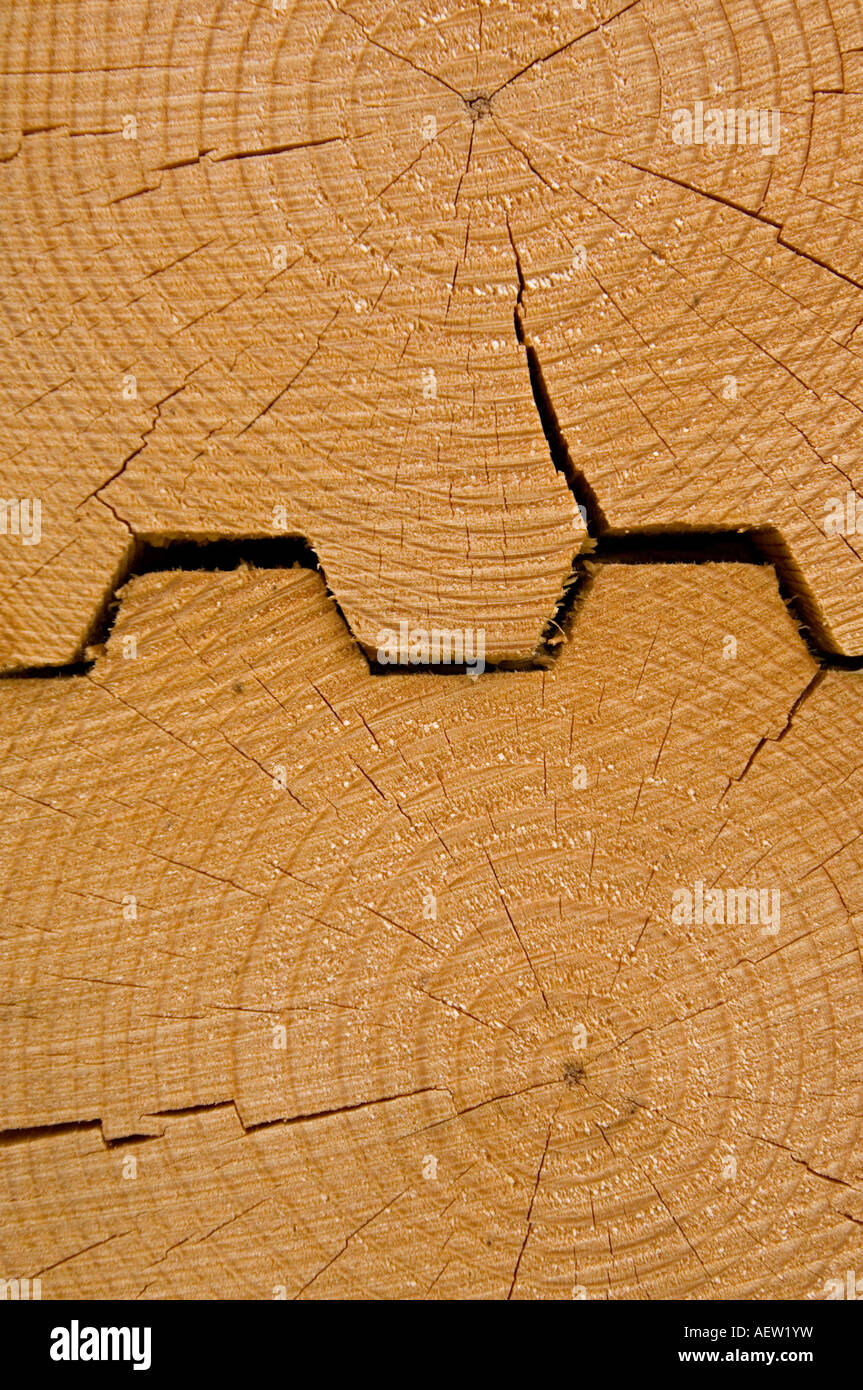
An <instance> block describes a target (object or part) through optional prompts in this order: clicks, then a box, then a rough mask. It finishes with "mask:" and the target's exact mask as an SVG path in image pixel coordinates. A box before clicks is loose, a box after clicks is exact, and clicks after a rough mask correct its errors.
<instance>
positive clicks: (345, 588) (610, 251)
mask: <svg viewBox="0 0 863 1390" xmlns="http://www.w3.org/2000/svg"><path fill="white" fill-rule="evenodd" d="M67 9H68V11H69V16H68V18H69V22H68V23H63V24H57V23H54V22H53V18H52V11H51V9H50V7H45V6H44V5H43V4H39V3H36V0H15V4H14V5H13V7H12V14H11V17H10V22H9V25H8V28H7V32H6V39H5V42H6V52H5V61H4V68H5V75H4V76H3V77H2V90H3V99H4V105H3V109H4V131H3V140H4V147H3V157H4V162H2V163H0V195H2V196H0V234H2V238H3V246H4V257H5V264H6V266H7V274H6V277H5V279H6V286H5V289H6V293H5V295H4V328H3V334H2V339H0V348H2V352H3V355H4V356H3V370H2V371H0V393H2V401H3V406H4V412H3V414H4V422H3V429H2V435H0V450H2V456H3V459H4V484H3V489H4V498H7V499H10V500H13V501H14V500H15V499H18V500H20V499H34V498H38V499H40V500H41V503H42V509H43V510H42V536H41V540H40V543H39V544H38V545H36V544H34V545H32V546H30V545H25V544H22V543H21V538H20V536H19V535H15V534H13V533H12V531H11V530H7V533H6V534H5V535H0V573H2V577H3V580H4V582H3V585H2V598H0V604H2V615H3V622H2V624H0V627H2V632H0V663H2V665H3V666H4V667H5V668H6V669H9V668H12V667H15V666H18V667H22V666H24V667H26V666H35V665H41V664H54V663H58V662H63V661H69V660H73V659H75V657H76V656H79V655H80V653H81V650H82V648H83V645H84V643H85V642H86V640H87V638H88V635H89V634H90V633H92V631H93V629H94V623H95V620H96V618H97V617H98V614H99V612H100V609H101V608H102V607H103V605H104V603H105V601H106V600H107V598H108V597H109V596H110V594H111V591H112V586H113V584H114V583H115V582H116V578H117V576H118V575H122V574H123V573H125V572H128V563H129V555H130V543H131V538H132V537H134V538H136V539H137V540H138V541H139V542H140V541H145V540H147V539H152V538H159V537H161V538H169V537H176V536H185V537H192V538H200V539H207V538H212V537H219V536H228V537H230V536H262V535H282V534H292V535H300V536H304V537H305V538H306V539H307V540H308V541H309V543H310V544H311V545H312V546H313V548H314V549H315V551H316V553H317V555H318V557H319V559H320V561H321V563H322V565H323V568H324V571H325V573H326V575H327V577H328V580H329V582H330V584H331V587H332V589H333V592H334V593H335V594H336V596H337V598H338V600H339V602H340V604H341V607H342V610H343V612H344V613H345V615H346V617H347V619H348V622H349V623H350V625H351V628H352V630H353V632H354V634H355V635H356V637H357V638H358V640H359V641H360V642H361V643H362V644H363V645H364V646H366V647H367V648H372V647H373V646H374V645H375V643H376V641H377V633H378V631H379V630H380V629H381V628H386V627H390V626H392V625H393V623H395V622H398V621H401V620H405V621H407V622H408V623H409V624H411V625H426V626H433V625H437V626H440V627H456V628H459V627H465V626H467V625H468V624H472V625H474V626H477V625H479V624H480V623H481V624H482V625H483V627H484V630H485V632H486V641H487V648H488V652H489V654H490V657H491V658H492V659H495V660H500V659H504V658H520V659H526V658H529V657H530V656H531V654H532V653H533V652H534V650H535V648H536V646H537V643H538V641H539V639H540V636H541V634H542V632H543V628H544V625H545V624H546V623H547V621H548V619H549V617H550V616H551V614H552V613H553V612H554V609H555V605H556V603H557V600H558V598H559V597H560V593H561V589H562V586H563V584H564V583H565V580H566V577H567V574H568V572H569V568H570V565H571V563H572V560H573V558H574V557H575V555H576V554H577V553H578V551H579V549H580V547H581V546H582V544H583V540H584V525H583V522H582V519H581V517H580V516H579V514H578V513H577V512H575V511H574V504H573V498H572V496H571V495H570V493H569V491H568V489H567V486H566V481H567V479H568V481H569V482H570V483H572V484H573V486H575V488H576V492H577V493H578V495H579V500H581V501H584V500H585V498H587V499H588V500H589V501H590V509H591V510H592V516H591V523H592V529H593V531H594V532H598V531H602V530H603V529H607V530H611V531H614V532H618V533H620V532H623V533H629V532H638V531H648V532H649V531H656V530H675V529H686V528H693V527H694V528H698V529H702V530H720V531H721V530H732V531H733V530H735V529H737V528H741V529H745V530H749V531H752V532H755V533H757V534H759V535H760V536H762V538H763V540H764V543H765V545H767V546H768V548H771V549H772V550H773V551H774V552H775V553H776V554H777V555H778V556H779V557H780V558H781V560H782V563H783V565H784V570H785V575H786V578H787V579H788V580H789V582H790V583H791V584H792V585H793V587H795V588H796V589H797V590H798V592H799V593H801V594H803V595H804V596H805V600H806V605H807V618H808V621H809V622H810V625H811V626H812V627H813V628H814V629H816V630H817V631H818V633H819V641H820V642H821V645H822V646H824V647H826V648H830V649H831V650H835V651H839V652H845V653H852V654H853V653H857V654H860V653H863V619H861V616H860V615H861V613H863V569H861V563H860V553H861V552H860V546H859V533H860V529H861V527H860V526H858V523H857V512H858V499H857V492H858V487H859V486H860V481H861V480H860V468H859V457H860V429H861V426H860V419H861V408H863V399H861V385H860V334H861V329H860V324H861V319H863V303H861V289H860V286H861V284H863V268H861V255H863V246H861V242H860V233H859V226H860V221H861V217H860V210H859V208H858V207H857V200H858V197H859V180H857V177H856V170H857V165H858V164H859V158H858V156H859V128H860V103H861V101H863V95H861V92H863V88H861V67H860V61H859V54H860V52H861V49H863V29H861V18H860V14H859V12H858V8H857V6H856V5H854V4H852V3H850V0H843V3H840V4H834V5H831V6H830V7H829V9H828V7H826V6H825V5H823V4H821V3H813V4H806V5H802V6H799V7H796V8H795V10H794V22H793V24H792V23H789V22H788V13H789V12H788V9H787V6H786V5H785V3H784V0H767V3H766V4H764V5H762V6H761V8H760V9H759V11H758V14H757V15H756V16H755V17H754V18H753V17H752V16H749V15H748V14H744V13H743V12H742V11H741V12H740V13H739V14H738V13H736V12H733V11H732V12H729V11H728V9H727V7H724V6H722V5H720V4H718V3H715V0H704V3H703V4H700V5H699V6H698V10H697V19H695V20H692V21H690V18H689V17H688V15H685V14H684V12H683V10H682V9H681V8H680V7H679V6H677V5H673V4H668V3H666V0H627V3H621V0H588V3H587V4H586V5H585V6H584V8H580V7H577V6H575V5H560V6H557V7H552V8H551V9H550V8H549V6H548V5H547V4H545V3H541V2H540V0H519V3H518V4H509V3H502V2H500V3H499V2H498V0H495V2H494V3H489V4H485V3H483V4H482V5H477V6H476V7H475V8H474V9H473V10H469V9H468V10H464V9H463V8H461V7H460V6H457V5H454V4H451V3H449V0H442V2H441V3H437V2H436V3H435V4H434V5H430V4H427V3H425V0H416V3H412V4H410V5H399V6H391V5H389V4H384V3H382V0H363V3H354V4H350V5H345V6H343V7H340V6H337V5H336V4H335V3H333V0H311V2H310V3H309V4H304V5H303V6H300V7H295V6H290V7H285V10H284V12H282V10H281V8H276V7H274V6H270V5H264V4H259V5H243V4H241V5H239V6H237V7H235V8H234V9H233V10H231V11H230V13H228V14H226V13H225V12H224V10H223V7H222V8H220V7H219V6H218V5H216V3H215V0H196V3H194V4H189V5H185V6H183V7H182V10H178V9H177V7H176V6H168V5H152V4H144V3H143V0H122V3H116V4H112V5H111V7H110V14H106V11H105V9H104V6H103V5H102V4H101V3H97V0H76V3H75V4H73V5H71V6H69V7H67ZM142 53H145V54H146V61H145V62H142V60H141V54H142ZM741 55H743V56H742V57H741ZM711 101H715V102H717V103H719V106H718V107H717V108H716V109H718V110H719V111H721V112H723V113H727V112H728V111H729V110H730V111H731V112H732V114H734V113H737V112H741V111H742V112H743V113H744V115H745V114H746V113H747V112H750V113H751V112H754V113H755V115H756V116H760V114H762V113H763V114H764V115H765V116H766V117H767V118H768V120H767V123H766V125H765V126H764V127H763V129H764V131H765V132H766V135H765V138H764V139H762V125H761V124H760V123H759V121H758V120H756V122H755V126H754V127H745V129H746V130H749V131H750V134H752V133H753V132H754V134H753V138H752V139H749V136H748V135H747V137H746V143H743V144H741V143H738V142H737V139H736V137H735V138H734V139H731V138H726V136H725V135H723V136H722V138H719V137H718V136H716V134H715V133H714V135H713V136H711V138H710V140H707V141H705V140H701V141H699V139H698V138H697V136H698V127H697V125H696V126H695V127H693V126H692V121H690V134H691V136H692V139H691V143H689V144H681V143H679V142H678V141H679V136H680V133H681V113H683V115H684V116H686V115H687V114H689V115H690V116H691V117H692V118H693V119H696V108H697V107H698V105H699V103H700V106H701V108H702V111H701V115H700V116H698V117H697V120H700V122H701V130H702V134H703V130H704V115H705V113H704V110H703V108H704V107H705V106H707V108H708V124H709V110H710V105H709V104H710V102H711ZM774 114H776V115H777V116H778V118H779V131H778V135H777V134H776V132H775V131H774V129H773V116H774ZM723 129H724V130H725V129H726V127H723ZM735 129H736V127H735ZM535 392H536V393H537V394H538V396H539V398H540V401H541V403H542V415H543V419H542V420H541V419H540V411H539V410H538V409H537V405H536V403H535V401H534V393H535ZM543 425H545V428H546V431H547V432H548V434H549V439H550V441H551V443H552V446H553V449H554V455H555V456H554V459H553V460H552V458H550V456H549V440H547V439H546V437H544V433H543ZM556 468H561V469H563V471H564V473H565V475H566V477H564V476H562V474H561V473H560V472H558V471H556ZM579 480H583V485H582V484H581V483H580V482H579ZM582 492H583V493H584V496H582V495H581V494H582ZM837 508H838V509H839V510H838V511H837ZM859 510H860V512H861V525H863V507H861V508H860V509H859ZM839 513H841V518H842V519H841V522H840V520H839Z"/></svg>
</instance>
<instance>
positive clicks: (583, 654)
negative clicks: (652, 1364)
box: [0, 565, 863, 1298]
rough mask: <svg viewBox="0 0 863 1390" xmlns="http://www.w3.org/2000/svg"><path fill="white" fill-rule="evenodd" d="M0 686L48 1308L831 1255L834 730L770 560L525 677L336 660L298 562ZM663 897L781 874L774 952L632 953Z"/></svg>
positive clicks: (628, 595) (847, 1071)
mask: <svg viewBox="0 0 863 1390" xmlns="http://www.w3.org/2000/svg"><path fill="white" fill-rule="evenodd" d="M729 614H734V627H735V633H736V636H737V641H738V648H737V657H736V659H734V660H727V659H726V658H725V657H724V656H723V650H724V643H725V640H726V636H727V628H728V618H729ZM132 634H134V635H135V636H136V638H137V650H138V657H137V659H136V660H126V659H124V657H123V655H122V652H123V647H124V639H125V638H127V637H128V636H129V635H132ZM2 696H3V698H2V734H3V737H4V740H5V741H6V750H7V751H6V756H5V757H4V769H5V773H4V781H5V783H6V791H5V793H4V816H3V823H4V826H5V833H4V837H3V846H2V852H3V872H2V875H0V879H2V882H3V884H4V900H3V909H4V910H3V914H2V920H3V923H4V936H3V953H2V957H0V980H2V983H0V997H2V999H3V1001H4V1007H3V1010H2V1014H0V1026H2V1033H0V1046H2V1051H3V1055H4V1057H6V1058H7V1069H6V1077H5V1081H4V1096H5V1102H4V1114H5V1124H6V1127H7V1130H8V1131H9V1132H8V1133H7V1135H6V1146H5V1147H4V1149H3V1151H2V1165H0V1174H2V1180H3V1197H4V1201H5V1203H6V1204H7V1205H5V1206H4V1210H3V1216H2V1227H3V1230H4V1255H5V1259H6V1261H7V1264H8V1263H10V1262H11V1267H12V1268H15V1269H18V1268H26V1269H27V1270H28V1272H29V1273H31V1274H35V1273H36V1272H37V1271H38V1270H45V1271H46V1273H45V1275H44V1282H45V1291H46V1292H45V1296H49V1294H50V1296H55V1297H62V1296H69V1295H71V1294H78V1295H85V1296H106V1295H107V1296H133V1295H138V1294H142V1295H144V1296H146V1297H165V1296H173V1297H177V1296H203V1295H205V1294H206V1295H216V1296H223V1297H262V1298H269V1297H272V1296H273V1290H274V1289H276V1288H277V1287H281V1286H284V1288H285V1289H286V1291H287V1296H289V1297H290V1296H294V1295H299V1294H304V1295H306V1296H318V1297H321V1296H352V1297H359V1296H366V1295H368V1294H372V1295H375V1296H381V1297H383V1296H396V1297H410V1296H416V1295H423V1294H425V1293H427V1292H429V1293H431V1294H433V1295H436V1296H442V1297H452V1296H465V1295H469V1296H480V1297H506V1296H508V1295H509V1294H512V1295H513V1296H515V1297H522V1296H531V1297H537V1296H541V1297H553V1296H564V1297H571V1296H572V1295H573V1289H574V1288H575V1289H577V1290H578V1289H581V1290H585V1291H586V1296H588V1297H609V1296H612V1297H669V1296H676V1297H680V1296H690V1295H694V1296H699V1297H711V1298H713V1297H732V1296H733V1297H737V1296H743V1297H765V1296H766V1297H803V1296H822V1285H823V1282H824V1280H825V1279H826V1278H828V1277H830V1274H831V1271H834V1270H835V1269H839V1270H844V1269H845V1268H846V1267H854V1261H855V1260H859V1256H860V1252H861V1245H860V1229H861V1228H860V1218H861V1215H863V1210H861V1204H860V1181H861V1177H863V1174H861V1171H860V1164H861V1153H860V1146H859V1127H860V1106H859V1099H860V1064H861V1032H860V1013H861V1000H863V988H861V969H860V955H859V936H858V933H859V921H860V918H859V913H860V912H861V911H863V858H861V851H860V839H859V828H858V827H859V822H860V816H861V810H863V775H861V773H860V769H859V766H858V764H859V762H860V759H859V756H855V754H854V753H853V752H850V753H849V750H853V749H859V747H860V741H861V728H860V725H861V720H863V699H861V687H860V677H859V676H857V675H855V674H853V673H850V674H849V673H842V672H830V673H828V674H824V673H821V672H819V671H818V669H817V667H816V666H815V664H814V663H813V662H812V660H811V658H810V657H809V656H808V655H807V653H806V651H805V648H804V647H803V645H802V643H801V642H800V639H799V635H798V633H797V631H796V629H795V627H794V625H793V623H792V622H791V621H790V619H789V618H788V616H787V614H786V612H785V609H784V607H783V604H782V602H781V600H780V598H779V596H778V594H777V592H776V581H775V577H774V575H773V573H772V571H771V570H769V569H758V568H754V567H751V566H745V565H716V566H698V565H693V566H684V565H663V566H654V567H649V566H630V565H616V566H615V565H607V566H602V567H600V568H599V570H598V572H597V574H596V576H595V577H594V579H593V581H592V583H591V585H590V587H589V589H588V591H587V594H586V596H585V597H584V599H583V601H582V603H581V605H580V607H579V608H578V611H577V615H576V618H575V621H574V626H573V630H572V633H571V638H570V641H569V642H568V643H567V644H566V645H565V646H564V647H563V648H562V649H561V652H560V658H559V660H558V662H557V663H556V664H555V666H554V667H553V669H551V670H549V671H535V672H512V673H508V674H507V673H501V674H498V675H493V674H487V675H485V676H483V677H482V678H480V679H479V680H477V681H472V680H471V679H470V678H469V677H458V676H452V677H445V676H438V675H423V674H412V675H392V676H389V677H375V676H372V675H370V674H369V672H368V669H367V666H366V663H365V660H364V658H363V657H362V656H361V654H360V653H359V651H358V649H357V648H356V646H355V644H354V643H353V641H352V639H351V638H350V635H349V634H348V632H347V630H346V629H345V627H344V624H343V622H342V620H341V619H340V617H339V616H338V614H337V613H336V612H335V610H334V608H333V607H332V605H331V604H330V603H329V601H328V600H327V597H326V594H325V591H324V587H323V584H322V581H321V579H320V578H319V576H316V575H313V574H310V573H308V572H307V571H303V570H295V571H287V572H272V573H263V574H262V573H260V572H255V571H252V570H248V569H241V570H238V571H235V572H234V573H230V574H222V575H217V576H213V575H201V574H176V575H173V576H165V575H149V576H146V577H143V578H141V579H138V580H135V581H134V582H133V584H132V585H131V586H130V587H129V590H128V593H127V594H126V595H124V599H123V603H122V605H121V611H120V619H119V622H118V626H117V628H116V629H115V632H114V634H113V635H112V638H111V641H110V643H109V646H108V649H107V652H106V654H105V655H104V656H103V657H102V658H100V660H99V661H98V662H97V664H96V666H95V668H94V670H93V672H92V673H91V674H90V675H88V676H82V677H73V678H71V679H68V680H41V681H40V680H29V681H27V680H17V681H8V682H7V683H6V684H5V686H4V687H3V691H2ZM792 710H793V711H794V712H793V713H790V711H792ZM46 728H49V729H50V730H51V737H50V739H46V736H45V730H46ZM279 765H282V766H284V765H287V766H288V767H289V768H290V770H291V771H290V779H289V782H288V786H287V789H286V790H279V789H278V788H277V787H274V784H273V771H274V769H277V768H278V767H279ZM580 766H581V767H583V768H584V769H585V780H586V786H585V787H584V788H583V789H581V788H580V787H579V786H578V782H579V777H578V768H579V767H580ZM574 783H575V785H574ZM697 879H701V880H703V881H704V882H705V883H707V884H720V885H729V886H731V885H748V884H751V883H753V882H754V883H755V884H757V885H766V886H767V887H769V888H775V887H779V888H781V892H782V920H781V929H780V931H779V933H778V934H777V935H775V936H768V935H765V934H764V932H763V929H762V928H760V927H758V926H755V925H738V926H736V927H728V926H726V927H724V928H709V927H705V926H700V927H699V926H693V927H691V928H690V929H681V928H679V927H676V926H674V925H672V923H671V904H672V894H673V891H674V889H675V887H676V886H677V885H678V884H680V883H684V884H693V883H694V882H695V880H697ZM429 891H431V892H432V893H433V894H434V896H435V900H436V902H435V908H436V914H437V915H436V916H432V915H431V914H430V912H429V911H428V910H426V911H425V912H424V907H425V908H427V905H428V903H429V899H428V898H427V897H426V896H425V895H427V893H428V892H429ZM130 895H133V896H134V898H135V899H136V903H137V918H136V920H130V921H127V920H124V911H125V914H126V916H128V915H129V911H128V904H129V901H130ZM124 905H125V907H124ZM579 1025H581V1026H583V1028H584V1029H585V1031H586V1045H585V1047H584V1048H583V1049H578V1048H577V1047H576V1045H575V1044H576V1041H577V1039H576V1036H575V1035H576V1030H577V1029H578V1027H579ZM280 1026H282V1027H283V1028H284V1030H285V1032H284V1034H279V1033H278V1032H277V1031H275V1030H278V1028H279V1027H280ZM280 1039H281V1040H282V1041H284V1043H285V1046H284V1047H283V1048H282V1047H280V1046H278V1043H279V1041H280ZM16 1130H17V1131H18V1132H17V1133H16V1132H15V1131H16ZM142 1136H148V1137H142ZM129 1156H132V1157H134V1158H136V1159H137V1176H136V1178H135V1179H124V1177H123V1163H124V1162H125V1161H126V1160H127V1159H128V1157H129ZM729 1157H734V1158H736V1161H737V1176H736V1178H735V1179H734V1180H733V1181H729V1180H724V1179H723V1177H722V1172H723V1168H722V1165H723V1161H724V1160H726V1159H727V1158H729ZM430 1160H431V1166H430V1165H429V1161H430ZM424 1169H425V1171H426V1173H428V1172H431V1171H434V1172H435V1173H436V1176H435V1177H434V1178H430V1177H424ZM211 1233H212V1234H211Z"/></svg>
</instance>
